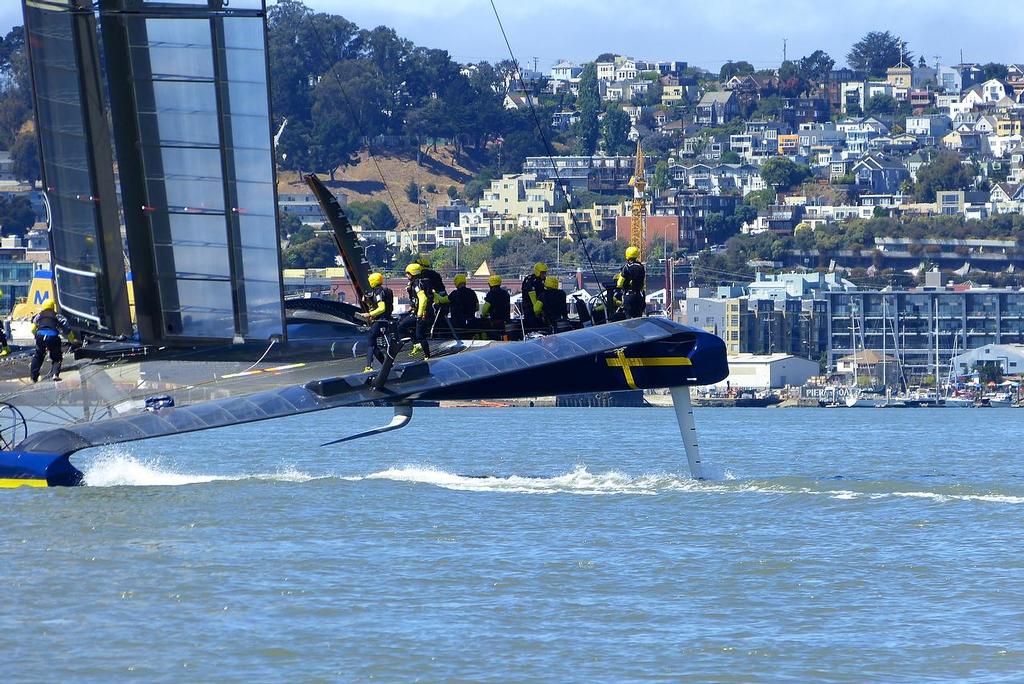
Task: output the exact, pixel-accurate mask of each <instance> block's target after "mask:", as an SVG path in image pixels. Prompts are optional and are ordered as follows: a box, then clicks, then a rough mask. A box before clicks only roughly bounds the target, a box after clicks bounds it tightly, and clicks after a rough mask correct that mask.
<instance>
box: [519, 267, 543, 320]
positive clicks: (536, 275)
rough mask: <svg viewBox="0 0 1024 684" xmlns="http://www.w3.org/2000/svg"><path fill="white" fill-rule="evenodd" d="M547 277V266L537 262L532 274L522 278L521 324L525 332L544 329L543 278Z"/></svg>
mask: <svg viewBox="0 0 1024 684" xmlns="http://www.w3.org/2000/svg"><path fill="white" fill-rule="evenodd" d="M547 275H548V265H547V264H545V263H543V262H537V263H536V264H535V265H534V267H533V273H531V274H530V275H528V276H526V277H525V278H523V304H522V307H523V324H524V325H525V326H526V329H527V330H537V329H540V328H543V327H544V317H543V312H544V278H546V277H547Z"/></svg>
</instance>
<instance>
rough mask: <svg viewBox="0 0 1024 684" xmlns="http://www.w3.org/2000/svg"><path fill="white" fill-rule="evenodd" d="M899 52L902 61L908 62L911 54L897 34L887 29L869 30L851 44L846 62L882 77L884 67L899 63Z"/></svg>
mask: <svg viewBox="0 0 1024 684" xmlns="http://www.w3.org/2000/svg"><path fill="white" fill-rule="evenodd" d="M901 53H902V61H904V62H907V63H910V61H911V59H912V58H913V56H912V55H911V53H910V52H908V51H907V49H906V44H905V43H902V42H901V41H900V39H899V38H898V37H897V36H894V35H893V34H891V33H889V32H888V31H871V32H869V33H868V34H866V35H865V36H864V37H863V38H861V39H860V40H858V41H857V42H856V43H854V44H853V47H852V48H850V52H849V53H848V54H847V55H846V62H847V63H848V64H849V65H850V67H852V68H854V69H857V70H858V71H863V72H864V73H866V74H867V75H868V76H870V77H872V78H884V77H885V71H886V69H888V68H889V67H893V66H896V65H897V64H899V62H900V60H901Z"/></svg>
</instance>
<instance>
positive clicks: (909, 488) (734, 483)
mask: <svg viewBox="0 0 1024 684" xmlns="http://www.w3.org/2000/svg"><path fill="white" fill-rule="evenodd" d="M342 479H344V480H347V481H352V482H358V481H365V480H391V481H395V482H408V483H413V484H426V485H433V486H436V487H442V488H445V489H453V490H458V491H473V492H504V493H512V494H582V495H600V494H606V495H607V494H620V495H622V494H626V495H647V496H653V495H658V494H665V493H671V492H690V493H694V494H717V495H722V494H734V495H747V494H767V495H774V496H778V495H791V496H808V497H828V498H830V499H835V500H839V501H844V500H848V501H853V500H878V499H899V498H907V499H925V500H931V501H934V502H937V503H945V502H953V501H975V502H984V503H1000V504H1024V495H1020V494H1018V493H1017V492H1012V493H1011V492H999V491H992V490H989V489H982V488H979V487H973V486H971V485H949V486H945V487H935V488H929V489H928V490H920V489H916V488H915V487H916V486H917V485H914V484H912V483H905V482H903V483H901V482H870V481H863V482H850V483H849V486H848V488H844V489H834V488H831V487H828V486H827V484H828V483H829V481H827V480H826V481H822V480H816V479H811V478H778V479H757V480H737V479H735V478H734V477H733V476H732V475H731V474H730V473H728V472H724V473H723V474H722V477H721V478H720V479H717V480H695V479H693V478H690V477H687V476H682V475H678V474H672V473H657V474H645V475H637V476H634V475H627V474H625V473H622V472H619V471H615V470H612V471H607V472H603V473H591V472H590V471H589V470H587V468H586V467H584V466H577V467H576V468H575V469H574V470H573V471H571V472H569V473H566V474H564V475H554V476H551V477H525V476H520V475H509V476H505V477H498V476H487V475H483V476H473V475H458V474H454V473H450V472H447V471H445V470H441V469H438V468H433V467H429V466H420V465H407V466H402V467H395V468H389V469H387V470H382V471H379V472H375V473H370V474H369V475H362V476H352V477H344V478H342Z"/></svg>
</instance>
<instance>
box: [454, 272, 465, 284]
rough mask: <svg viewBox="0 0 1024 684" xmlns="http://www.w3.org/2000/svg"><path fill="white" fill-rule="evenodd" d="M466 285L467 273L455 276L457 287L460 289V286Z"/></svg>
mask: <svg viewBox="0 0 1024 684" xmlns="http://www.w3.org/2000/svg"><path fill="white" fill-rule="evenodd" d="M465 284H466V274H465V273H459V274H458V275H457V276H455V287H458V286H459V285H465Z"/></svg>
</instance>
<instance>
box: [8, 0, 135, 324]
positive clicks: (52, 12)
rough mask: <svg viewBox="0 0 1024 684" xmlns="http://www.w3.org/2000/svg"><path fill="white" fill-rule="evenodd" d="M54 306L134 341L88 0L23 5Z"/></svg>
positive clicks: (30, 0)
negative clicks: (51, 262)
mask: <svg viewBox="0 0 1024 684" xmlns="http://www.w3.org/2000/svg"><path fill="white" fill-rule="evenodd" d="M24 10H25V31H26V34H27V38H28V53H29V64H30V67H31V73H32V85H33V93H34V99H35V114H36V122H37V132H38V137H39V150H40V156H41V160H42V177H43V187H44V188H45V191H46V197H47V202H48V205H49V211H50V254H51V257H52V260H53V275H54V282H55V284H56V290H57V300H58V301H59V303H60V306H61V310H62V312H63V313H64V314H65V315H66V316H67V317H68V318H69V319H70V320H71V322H72V324H73V325H74V326H75V327H78V328H81V329H83V330H88V331H91V332H95V333H100V334H104V335H109V336H112V337H118V336H129V335H131V334H132V323H131V311H130V309H129V307H128V295H127V284H126V279H125V269H124V251H123V248H122V242H121V228H120V220H119V218H118V209H117V195H116V190H115V181H114V166H113V159H112V156H111V145H110V134H109V131H108V128H107V119H106V112H105V108H104V106H103V99H102V95H101V87H100V77H99V58H98V49H97V44H96V20H95V17H94V16H93V10H92V6H91V3H90V2H88V1H87V0H25V2H24Z"/></svg>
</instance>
